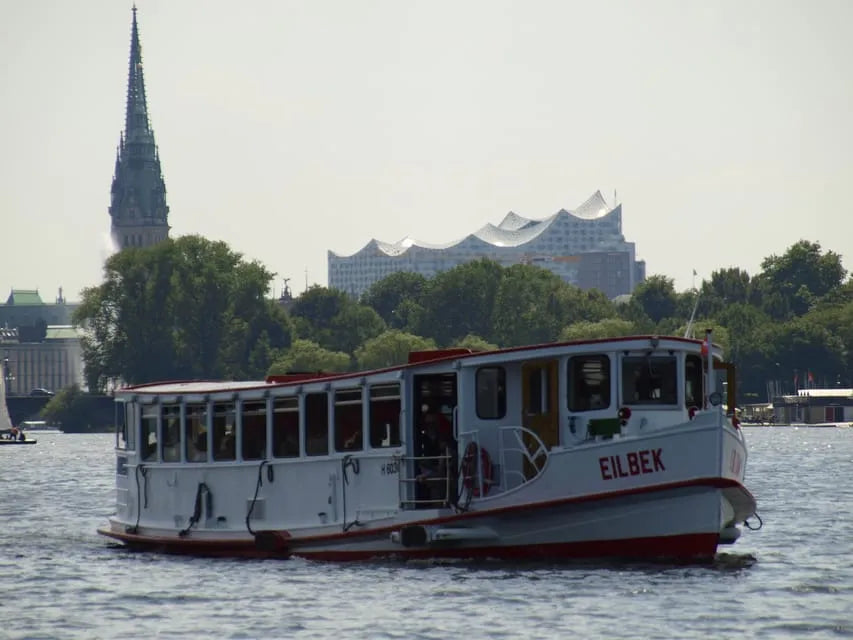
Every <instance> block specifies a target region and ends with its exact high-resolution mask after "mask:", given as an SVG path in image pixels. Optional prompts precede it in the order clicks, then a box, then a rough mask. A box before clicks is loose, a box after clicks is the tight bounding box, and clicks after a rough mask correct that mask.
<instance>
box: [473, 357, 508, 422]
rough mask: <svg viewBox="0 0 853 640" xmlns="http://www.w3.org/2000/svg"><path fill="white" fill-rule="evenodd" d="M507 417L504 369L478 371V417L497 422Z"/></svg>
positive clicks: (482, 369)
mask: <svg viewBox="0 0 853 640" xmlns="http://www.w3.org/2000/svg"><path fill="white" fill-rule="evenodd" d="M505 415H506V371H505V370H504V368H503V367H480V368H479V369H477V417H478V418H482V419H484V420H497V419H500V418H503V417H504V416H505Z"/></svg>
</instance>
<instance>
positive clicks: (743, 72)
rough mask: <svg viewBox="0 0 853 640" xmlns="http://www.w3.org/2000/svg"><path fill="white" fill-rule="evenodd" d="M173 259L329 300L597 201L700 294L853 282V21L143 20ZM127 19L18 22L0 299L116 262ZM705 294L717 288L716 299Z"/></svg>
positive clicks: (12, 1) (749, 4) (584, 6)
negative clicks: (421, 253)
mask: <svg viewBox="0 0 853 640" xmlns="http://www.w3.org/2000/svg"><path fill="white" fill-rule="evenodd" d="M136 6H137V8H138V14H137V19H138V23H139V32H140V39H141V43H142V55H143V62H144V68H145V83H146V93H147V98H148V107H149V116H150V120H151V124H152V127H153V129H154V132H155V138H156V141H157V144H158V148H159V151H160V158H161V164H162V169H163V175H164V178H165V182H166V188H167V192H168V193H167V203H168V205H169V207H170V213H169V222H170V224H171V225H172V230H171V235H172V237H177V236H182V235H187V234H199V235H201V236H204V237H206V238H208V239H211V240H222V241H225V242H226V243H228V245H229V246H230V247H231V248H232V249H233V250H234V251H237V252H239V253H241V254H242V255H243V256H244V257H245V258H246V259H248V260H257V261H259V262H261V263H263V264H264V265H265V266H266V267H267V268H268V269H269V270H270V271H272V272H275V273H276V274H277V276H276V279H275V281H274V283H273V284H274V290H273V292H272V293H273V294H274V295H277V294H278V293H279V292H280V290H281V283H282V280H283V278H290V284H291V287H292V289H293V290H294V292H295V293H297V294H298V293H300V292H301V291H303V290H304V289H305V286H306V283H308V284H309V285H311V284H321V285H326V284H327V268H326V265H327V251H328V250H332V251H334V252H336V253H338V254H341V255H349V254H351V253H354V252H356V251H357V250H359V249H360V248H361V247H363V246H364V245H365V244H367V243H368V242H369V241H370V239H371V238H377V239H379V240H384V241H387V242H395V241H397V240H400V239H402V238H404V237H406V236H411V237H413V238H416V239H418V240H421V241H424V242H430V243H444V242H450V241H452V240H456V239H460V238H463V237H465V236H466V235H468V234H470V233H472V232H474V231H475V230H477V229H479V228H480V227H481V226H483V225H484V224H486V223H488V222H491V223H494V224H497V223H498V222H499V221H500V220H501V219H502V218H503V217H504V215H506V213H507V212H509V211H514V212H516V213H518V214H519V215H522V216H525V217H528V218H536V219H541V218H545V217H547V216H550V215H552V214H554V213H555V212H557V211H558V210H560V209H561V208H565V209H569V210H571V209H572V208H574V207H576V206H577V205H579V204H581V203H582V202H583V201H584V200H586V198H587V197H588V196H590V195H591V194H592V193H594V192H595V191H596V190H601V192H602V193H603V194H604V195H605V197H606V198H607V199H608V201H609V202H610V203H612V202H613V200H614V197H617V198H618V201H619V202H621V203H622V208H623V213H622V219H623V227H622V230H623V233H624V235H625V238H626V239H627V240H628V241H632V242H635V243H636V247H637V257H638V258H640V259H643V260H645V261H646V269H647V274H649V275H651V274H662V275H665V276H668V277H670V278H673V280H674V282H675V286H676V289H677V290H679V291H682V290H686V289H688V288H690V287H691V286H693V284H694V277H693V270H694V269H695V270H696V272H697V274H698V276H697V278H696V280H698V281H701V279H702V278H708V277H710V275H711V273H712V272H713V271H715V270H717V269H721V268H727V267H740V268H742V269H745V270H747V271H748V272H749V273H750V274H755V273H757V272H758V271H760V265H761V262H762V260H763V259H764V258H766V257H768V256H770V255H781V254H783V253H784V252H785V251H786V250H787V249H788V247H790V246H791V245H792V244H794V243H795V242H797V241H799V240H801V239H805V240H808V241H811V242H819V243H820V245H821V247H822V249H823V250H824V251H828V250H832V251H835V252H836V253H839V254H840V255H841V257H842V261H843V263H844V266H845V267H846V268H847V269H853V247H851V239H852V238H853V215H851V206H850V203H849V202H848V199H847V196H848V192H847V188H848V187H849V186H850V185H851V184H853V180H852V179H853V75H851V73H850V71H849V65H850V60H853V38H851V37H850V34H849V28H850V25H851V24H853V2H850V1H849V0H815V1H806V0H799V1H790V0H762V1H756V0H737V1H730V0H719V1H716V2H708V1H707V0H642V1H641V0H622V1H619V0H603V1H601V2H589V1H588V0H587V1H583V2H579V1H575V0H554V1H550V0H523V1H518V2H515V1H507V0H468V1H464V0H463V1H460V0H424V1H421V0H367V1H364V2H352V1H351V0H305V1H301V2H289V1H283V0H270V1H261V0H253V1H251V2H246V3H237V2H233V1H231V2H225V1H223V0H206V1H205V2H190V1H188V0H178V1H176V0H137V3H136ZM131 7H132V2H121V1H118V0H85V1H80V2H70V1H67V0H54V1H48V0H34V1H32V2H22V1H21V0H0V60H2V61H3V63H2V64H0V91H2V93H0V98H2V99H0V146H1V147H2V153H0V233H2V250H3V257H4V259H3V261H2V267H0V300H5V297H6V296H8V293H9V292H10V291H11V289H12V288H15V289H36V288H37V289H38V290H39V292H40V293H41V295H42V298H43V299H44V300H45V301H46V302H52V301H53V300H54V299H55V297H56V295H57V292H58V290H59V288H60V287H62V288H63V291H64V295H65V297H66V299H68V300H71V301H77V300H79V299H80V292H81V291H82V289H84V288H85V287H91V286H97V285H98V284H100V282H101V280H102V276H103V263H104V260H105V259H106V258H107V257H108V256H109V253H110V248H109V241H108V238H109V229H110V219H109V214H108V207H109V196H110V184H111V181H112V172H113V167H114V163H115V154H116V146H117V144H118V142H119V135H120V132H121V130H122V128H123V127H124V113H125V98H126V84H127V66H128V55H129V49H130V27H131V18H132V14H131ZM697 284H698V282H697Z"/></svg>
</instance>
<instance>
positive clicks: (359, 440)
mask: <svg viewBox="0 0 853 640" xmlns="http://www.w3.org/2000/svg"><path fill="white" fill-rule="evenodd" d="M362 427H363V424H362V418H361V389H341V390H339V391H335V451H361V450H362V449H363V448H364V443H363V440H364V436H363V435H362V433H363V431H362Z"/></svg>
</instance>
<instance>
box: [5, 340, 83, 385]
mask: <svg viewBox="0 0 853 640" xmlns="http://www.w3.org/2000/svg"><path fill="white" fill-rule="evenodd" d="M80 337H81V333H80V330H79V329H77V328H76V327H72V326H71V325H48V326H46V327H45V328H44V335H43V336H40V337H37V336H30V335H25V334H21V333H20V330H19V329H6V328H4V329H0V349H2V352H0V353H2V359H3V361H4V363H5V365H6V381H5V382H6V393H7V395H10V396H24V395H28V394H30V393H31V392H32V391H33V389H47V390H49V391H54V392H55V391H58V390H60V389H64V388H65V387H70V386H71V385H73V384H77V385H80V386H83V381H84V378H83V351H82V346H81V344H80Z"/></svg>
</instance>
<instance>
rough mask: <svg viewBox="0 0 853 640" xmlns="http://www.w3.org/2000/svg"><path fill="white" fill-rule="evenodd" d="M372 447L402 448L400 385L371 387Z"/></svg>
mask: <svg viewBox="0 0 853 640" xmlns="http://www.w3.org/2000/svg"><path fill="white" fill-rule="evenodd" d="M370 446H371V447H373V448H375V449H378V448H381V447H399V446H400V385H399V384H378V385H375V386H373V387H370Z"/></svg>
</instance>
